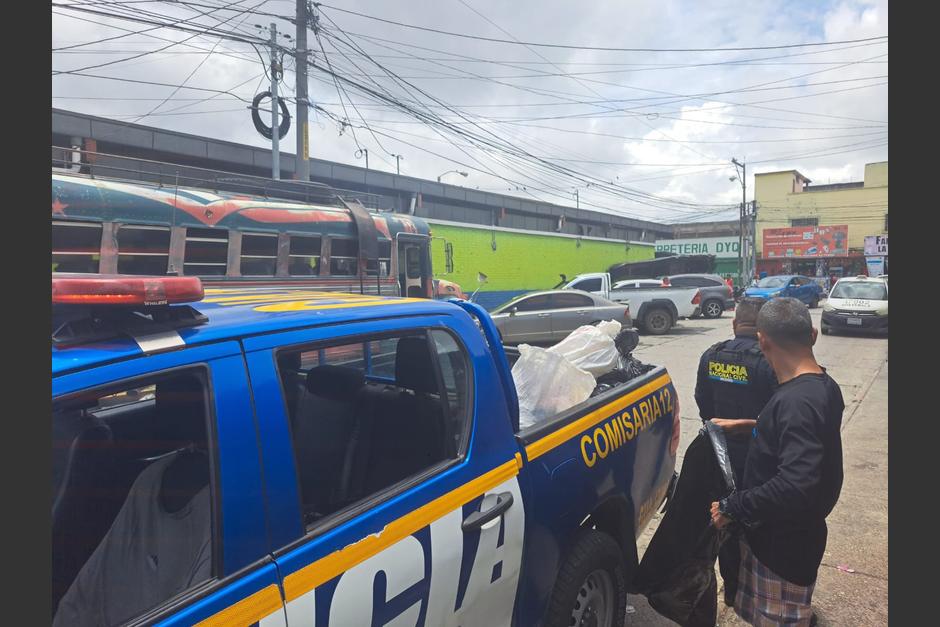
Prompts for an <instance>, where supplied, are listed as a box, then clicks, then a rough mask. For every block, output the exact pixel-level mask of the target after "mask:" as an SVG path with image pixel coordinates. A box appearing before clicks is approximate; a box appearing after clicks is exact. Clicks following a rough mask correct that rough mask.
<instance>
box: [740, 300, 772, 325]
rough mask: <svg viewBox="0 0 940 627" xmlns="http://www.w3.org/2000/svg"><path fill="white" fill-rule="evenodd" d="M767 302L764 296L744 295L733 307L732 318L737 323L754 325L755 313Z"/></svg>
mask: <svg viewBox="0 0 940 627" xmlns="http://www.w3.org/2000/svg"><path fill="white" fill-rule="evenodd" d="M766 302H767V299H766V298H758V297H756V296H746V297H744V298H742V299H741V302H740V303H738V304H737V305H735V307H734V319H735V320H736V321H737V323H738V324H744V325H748V326H754V325H756V324H757V313H758V312H759V311H760V308H761V307H763V306H764V304H765V303H766Z"/></svg>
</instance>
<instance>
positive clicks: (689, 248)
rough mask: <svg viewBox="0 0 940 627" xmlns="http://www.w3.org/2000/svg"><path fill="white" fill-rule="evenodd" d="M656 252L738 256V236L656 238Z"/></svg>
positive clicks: (719, 256)
mask: <svg viewBox="0 0 940 627" xmlns="http://www.w3.org/2000/svg"><path fill="white" fill-rule="evenodd" d="M656 252H664V253H673V254H675V255H715V257H717V258H719V259H720V258H730V257H735V258H736V257H737V256H738V237H737V236H736V235H732V236H730V237H697V238H694V239H660V240H656Z"/></svg>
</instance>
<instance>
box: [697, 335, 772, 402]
mask: <svg viewBox="0 0 940 627" xmlns="http://www.w3.org/2000/svg"><path fill="white" fill-rule="evenodd" d="M731 342H734V340H725V341H723V342H719V343H717V344H715V345H714V346H712V347H711V348H710V349H708V356H707V359H706V363H707V366H708V378H709V379H710V380H711V382H712V394H713V397H714V402H715V415H716V416H718V417H721V418H755V419H756V418H757V414H758V413H760V410H762V409H763V408H764V404H765V403H766V401H767V398H766V391H762V390H760V389H759V387H758V385H757V383H758V382H757V377H758V373H757V368H758V365H759V364H760V362H761V360H762V359H763V355H762V354H761V351H760V348H759V347H758V346H757V345H756V343H755V344H754V345H752V346H748V347H728V344H729V343H731Z"/></svg>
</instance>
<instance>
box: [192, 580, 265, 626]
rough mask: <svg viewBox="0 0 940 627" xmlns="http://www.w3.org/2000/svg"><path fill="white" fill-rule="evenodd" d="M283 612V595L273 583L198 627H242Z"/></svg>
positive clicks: (199, 623)
mask: <svg viewBox="0 0 940 627" xmlns="http://www.w3.org/2000/svg"><path fill="white" fill-rule="evenodd" d="M281 611H283V605H282V603H281V593H280V591H279V590H278V589H277V584H273V583H272V584H271V585H270V586H268V587H266V588H262V589H261V590H259V591H258V592H255V593H254V594H252V595H251V596H249V597H246V598H244V599H242V600H241V601H239V602H238V603H235V604H234V605H230V606H228V607H227V608H225V609H224V610H222V611H221V612H218V613H216V614H213V615H212V616H210V617H209V618H207V619H205V620H203V621H200V622H198V623H196V627H241V626H243V625H250V624H252V623H255V622H257V621H259V620H261V619H262V618H264V617H265V616H269V615H271V614H273V613H274V612H281Z"/></svg>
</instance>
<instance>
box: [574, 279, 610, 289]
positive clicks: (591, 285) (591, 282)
mask: <svg viewBox="0 0 940 627" xmlns="http://www.w3.org/2000/svg"><path fill="white" fill-rule="evenodd" d="M569 287H570V288H571V289H575V290H581V291H583V292H599V291H601V289H603V288H602V284H601V280H600V279H599V278H598V279H584V280H583V281H578V282H577V283H573V284H571V285H570V286H569Z"/></svg>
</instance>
